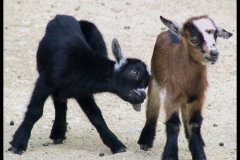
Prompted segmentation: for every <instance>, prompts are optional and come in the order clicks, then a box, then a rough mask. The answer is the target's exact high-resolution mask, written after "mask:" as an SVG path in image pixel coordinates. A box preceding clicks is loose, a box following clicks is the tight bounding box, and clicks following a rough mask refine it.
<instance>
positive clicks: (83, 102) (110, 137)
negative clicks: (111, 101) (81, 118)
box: [76, 95, 126, 153]
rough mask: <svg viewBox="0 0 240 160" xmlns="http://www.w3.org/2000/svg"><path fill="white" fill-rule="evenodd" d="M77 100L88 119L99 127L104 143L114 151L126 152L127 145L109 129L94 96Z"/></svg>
mask: <svg viewBox="0 0 240 160" xmlns="http://www.w3.org/2000/svg"><path fill="white" fill-rule="evenodd" d="M76 100H77V102H78V103H79V105H80V106H81V108H82V110H83V111H84V112H85V114H86V115H87V117H88V119H89V120H90V121H91V123H92V124H93V125H94V126H95V128H96V129H97V131H98V133H99V134H100V137H101V139H102V141H103V143H104V144H105V145H107V146H108V147H109V148H111V151H112V152H113V153H119V152H126V146H125V145H124V144H123V143H122V142H121V141H119V140H118V138H117V137H116V136H115V135H114V134H113V133H112V132H111V131H110V130H109V129H108V127H107V124H106V123H105V121H104V119H103V117H102V113H101V111H100V109H99V108H98V106H97V105H96V103H95V100H94V98H93V96H92V95H89V96H82V97H79V98H77V99H76Z"/></svg>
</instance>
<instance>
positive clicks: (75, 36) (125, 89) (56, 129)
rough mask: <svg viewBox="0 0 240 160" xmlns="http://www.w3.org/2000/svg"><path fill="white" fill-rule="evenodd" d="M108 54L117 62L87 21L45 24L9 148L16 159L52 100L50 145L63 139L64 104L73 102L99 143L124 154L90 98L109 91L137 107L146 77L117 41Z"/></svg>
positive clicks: (142, 66)
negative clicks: (32, 78) (31, 84)
mask: <svg viewBox="0 0 240 160" xmlns="http://www.w3.org/2000/svg"><path fill="white" fill-rule="evenodd" d="M112 51H113V53H114V56H115V58H116V62H115V61H112V60H110V59H109V58H108V55H107V49H106V45H105V42H104V40H103V37H102V35H101V33H100V31H99V30H98V29H97V27H96V26H95V25H94V24H93V23H91V22H88V21H84V20H81V21H77V20H76V19H75V18H74V17H72V16H68V15H56V17H55V18H53V19H52V20H51V21H49V23H48V25H47V28H46V32H45V35H44V37H43V39H42V40H41V41H40V43H39V47H38V50H37V70H38V73H39V77H38V79H37V81H36V84H35V88H34V90H33V93H32V97H31V99H30V103H29V104H28V106H27V111H26V113H25V117H24V119H23V122H22V124H21V125H20V126H19V128H18V129H17V131H16V132H15V134H14V135H13V140H12V141H11V142H10V144H11V148H10V149H11V150H12V151H13V152H14V153H17V154H21V153H22V152H23V151H25V150H26V149H27V145H28V140H29V138H30V134H31V130H32V128H33V126H34V124H35V123H36V122H37V121H38V120H39V118H40V117H41V116H42V114H43V106H44V102H45V100H46V99H47V98H48V96H50V95H51V97H52V99H53V103H54V107H55V120H54V124H53V126H52V130H51V134H50V138H51V139H52V140H53V142H54V143H57V144H58V143H62V141H63V140H64V139H66V137H65V133H66V112H67V99H68V98H74V99H76V101H77V102H78V104H79V105H80V106H81V108H82V110H83V111H84V113H85V114H86V116H87V117H88V118H89V120H90V122H91V123H92V124H93V125H94V126H95V127H96V129H97V131H98V133H99V134H100V137H101V139H102V141H103V143H104V144H105V145H107V146H108V147H110V149H111V151H112V152H113V153H118V152H125V151H126V146H125V145H124V144H123V143H122V142H121V141H120V140H118V138H117V137H116V136H115V135H114V134H113V133H112V132H111V131H110V130H109V129H108V127H107V125H106V123H105V121H104V119H103V117H102V114H101V111H100V109H99V108H98V106H97V104H96V103H95V101H94V97H93V94H94V93H99V92H111V93H113V94H116V95H118V96H119V97H120V98H122V99H123V100H125V101H127V102H130V103H131V104H134V105H136V104H137V105H139V104H141V103H142V102H143V101H144V99H145V98H146V93H145V89H146V87H147V84H148V80H149V72H148V70H147V68H146V65H145V64H144V63H143V62H142V61H141V60H139V59H133V58H132V59H130V58H128V59H126V58H125V57H124V55H123V54H122V51H121V48H120V46H119V44H118V41H117V39H113V41H112Z"/></svg>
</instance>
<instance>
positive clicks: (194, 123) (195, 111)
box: [188, 101, 207, 160]
mask: <svg viewBox="0 0 240 160" xmlns="http://www.w3.org/2000/svg"><path fill="white" fill-rule="evenodd" d="M202 103H203V101H194V102H192V103H191V104H189V106H188V118H189V121H188V133H189V138H188V141H189V142H188V143H189V149H190V151H191V154H192V159H199V160H206V159H207V158H206V155H205V152H204V146H205V143H204V141H203V138H202V135H201V125H202V120H203V117H202V115H201V113H202V105H203V104H202Z"/></svg>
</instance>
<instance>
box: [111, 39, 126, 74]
mask: <svg viewBox="0 0 240 160" xmlns="http://www.w3.org/2000/svg"><path fill="white" fill-rule="evenodd" d="M112 52H113V55H114V57H115V59H116V64H115V70H119V69H120V68H121V66H123V65H124V64H125V63H126V62H127V59H126V58H125V56H124V54H123V52H122V50H121V47H120V45H119V43H118V40H117V39H116V38H114V39H113V40H112Z"/></svg>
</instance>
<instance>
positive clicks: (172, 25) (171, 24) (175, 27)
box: [160, 16, 182, 35]
mask: <svg viewBox="0 0 240 160" xmlns="http://www.w3.org/2000/svg"><path fill="white" fill-rule="evenodd" d="M160 19H161V21H162V22H163V24H165V25H166V26H167V27H168V28H169V29H170V30H171V31H173V32H174V33H176V34H177V35H179V34H180V33H181V31H182V24H181V23H178V22H175V21H171V20H168V19H166V18H164V17H163V16H160Z"/></svg>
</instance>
